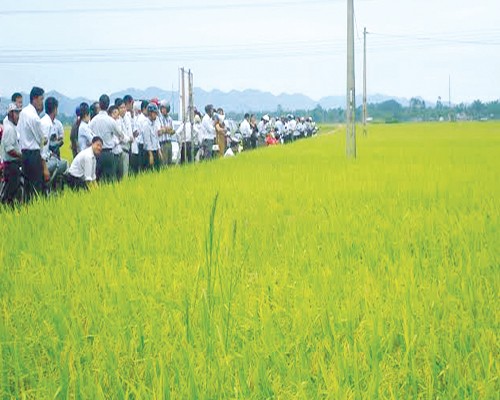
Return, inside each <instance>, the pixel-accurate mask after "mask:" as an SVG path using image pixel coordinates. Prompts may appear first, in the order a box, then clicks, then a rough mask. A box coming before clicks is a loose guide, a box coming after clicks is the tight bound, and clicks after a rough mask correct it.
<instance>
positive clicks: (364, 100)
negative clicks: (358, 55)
mask: <svg viewBox="0 0 500 400" xmlns="http://www.w3.org/2000/svg"><path fill="white" fill-rule="evenodd" d="M366 96H367V93H366V27H365V30H364V31H363V135H365V136H366V135H367V134H368V132H367V130H366V118H367V117H368V110H367V108H366V107H367V105H366Z"/></svg>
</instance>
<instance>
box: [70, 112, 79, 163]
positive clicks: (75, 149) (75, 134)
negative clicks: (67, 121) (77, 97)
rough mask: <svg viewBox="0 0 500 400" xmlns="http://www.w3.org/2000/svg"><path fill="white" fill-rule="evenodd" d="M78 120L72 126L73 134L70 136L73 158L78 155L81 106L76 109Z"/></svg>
mask: <svg viewBox="0 0 500 400" xmlns="http://www.w3.org/2000/svg"><path fill="white" fill-rule="evenodd" d="M75 114H76V118H75V122H74V123H73V125H72V126H71V133H70V134H69V140H70V142H71V153H73V158H75V157H76V155H77V154H78V129H79V127H80V106H78V107H76V110H75Z"/></svg>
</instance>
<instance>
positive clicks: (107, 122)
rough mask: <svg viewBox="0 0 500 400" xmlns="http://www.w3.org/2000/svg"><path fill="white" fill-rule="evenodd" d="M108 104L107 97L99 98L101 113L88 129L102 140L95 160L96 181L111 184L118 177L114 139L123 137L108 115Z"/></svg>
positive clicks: (116, 124)
mask: <svg viewBox="0 0 500 400" xmlns="http://www.w3.org/2000/svg"><path fill="white" fill-rule="evenodd" d="M109 102H110V101H109V96H108V95H106V94H103V95H101V97H100V98H99V108H100V110H101V111H100V112H99V114H97V115H96V116H95V117H94V119H92V120H91V121H90V124H89V128H90V129H91V130H92V132H93V133H94V135H95V136H99V137H100V138H101V139H102V143H103V145H102V153H101V156H100V157H99V158H98V159H97V179H98V180H100V179H102V180H103V181H108V182H113V181H116V179H117V176H118V172H117V167H118V165H117V163H116V160H115V156H114V155H113V148H114V147H115V145H116V142H115V139H116V140H118V141H122V140H123V139H124V136H123V132H122V131H121V129H120V127H119V126H118V123H117V122H116V121H115V120H114V119H113V118H112V117H110V116H109V115H108V108H109Z"/></svg>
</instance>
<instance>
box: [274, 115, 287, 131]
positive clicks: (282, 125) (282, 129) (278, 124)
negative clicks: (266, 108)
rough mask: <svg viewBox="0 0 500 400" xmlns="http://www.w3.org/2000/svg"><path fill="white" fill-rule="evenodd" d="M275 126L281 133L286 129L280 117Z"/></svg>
mask: <svg viewBox="0 0 500 400" xmlns="http://www.w3.org/2000/svg"><path fill="white" fill-rule="evenodd" d="M274 126H275V128H276V131H277V132H278V133H279V134H281V133H282V132H283V131H284V130H285V125H284V124H283V122H281V120H280V119H279V120H277V121H276V124H275V125H274Z"/></svg>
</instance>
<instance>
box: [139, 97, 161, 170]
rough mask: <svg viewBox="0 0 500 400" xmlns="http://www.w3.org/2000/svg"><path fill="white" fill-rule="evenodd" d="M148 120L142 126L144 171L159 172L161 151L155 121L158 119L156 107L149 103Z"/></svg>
mask: <svg viewBox="0 0 500 400" xmlns="http://www.w3.org/2000/svg"><path fill="white" fill-rule="evenodd" d="M147 111H148V119H147V122H146V123H145V124H144V126H143V129H144V130H143V133H142V135H143V139H144V153H145V155H146V160H147V166H146V169H153V168H154V169H156V170H159V169H160V167H161V158H162V154H161V149H160V140H159V138H158V125H157V124H156V119H157V118H158V107H157V106H156V104H154V103H149V105H148V107H147Z"/></svg>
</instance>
